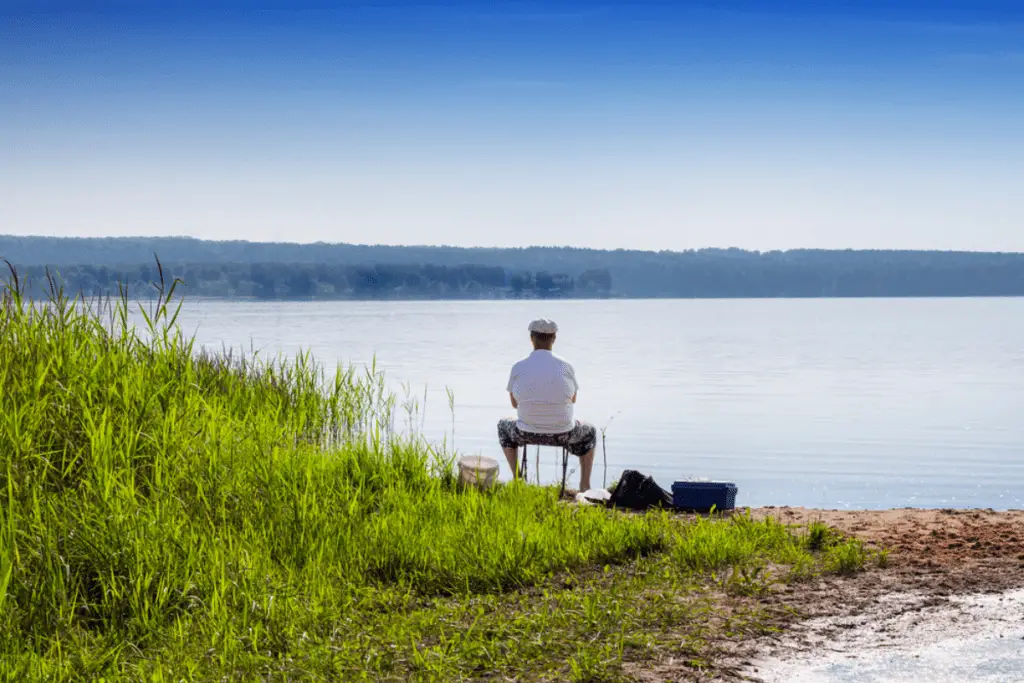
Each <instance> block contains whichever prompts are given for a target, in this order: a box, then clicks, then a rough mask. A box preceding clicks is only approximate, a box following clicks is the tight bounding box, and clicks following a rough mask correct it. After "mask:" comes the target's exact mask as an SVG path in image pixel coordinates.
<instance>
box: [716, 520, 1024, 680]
mask: <svg viewBox="0 0 1024 683" xmlns="http://www.w3.org/2000/svg"><path fill="white" fill-rule="evenodd" d="M752 513H753V514H754V515H755V516H758V517H764V516H773V517H776V518H778V519H779V520H781V521H784V522H789V523H806V522H809V521H812V520H822V521H824V522H827V523H828V524H831V525H833V526H835V527H837V528H839V529H841V530H843V531H844V532H847V533H849V534H852V535H854V536H857V537H859V538H861V539H863V540H864V541H865V542H866V543H868V544H870V545H872V546H877V547H884V548H888V549H889V551H890V554H889V565H888V566H887V567H886V568H883V569H878V568H872V569H869V570H868V571H866V572H864V573H862V574H859V575H856V576H852V577H832V578H825V579H821V580H817V581H813V582H809V583H804V584H794V585H790V586H785V587H783V588H782V589H780V590H779V591H778V592H777V593H776V594H775V595H773V596H772V597H771V598H769V602H771V603H774V606H775V607H777V608H784V609H793V610H795V615H794V618H793V619H792V620H791V621H790V622H789V623H787V624H786V629H785V630H784V632H783V633H782V634H780V635H777V636H772V637H767V638H759V639H755V640H752V641H750V642H748V643H744V645H743V646H742V647H740V648H739V649H738V651H737V652H736V665H737V666H736V668H735V669H734V670H732V671H730V672H725V674H724V675H722V676H721V677H719V678H718V680H754V681H757V680H760V681H765V682H766V683H776V682H777V681H779V682H781V681H793V682H795V681H804V680H806V681H819V680H821V681H825V680H829V681H832V680H864V681H874V680H887V681H888V680H904V679H903V678H901V677H900V676H902V675H903V674H899V673H898V672H899V670H900V669H901V667H902V668H903V669H906V670H908V671H909V670H910V665H909V664H906V663H905V662H912V663H913V664H914V666H917V667H927V666H932V667H933V669H934V670H933V671H932V672H931V673H928V672H927V671H924V670H919V671H918V672H917V673H916V674H915V673H908V674H906V675H907V676H909V678H908V679H907V680H913V679H914V678H915V677H917V678H920V676H922V675H925V676H926V679H927V680H936V681H938V680H947V679H945V678H937V677H935V676H936V675H937V672H938V670H939V669H942V670H949V669H950V667H954V666H961V667H965V666H966V667H970V666H971V663H970V661H971V658H972V657H974V658H976V659H978V660H979V661H983V660H984V661H987V662H989V665H991V666H994V665H993V664H992V662H995V661H996V660H998V661H1002V662H1004V665H1005V666H1008V667H1010V666H1018V665H1019V662H1020V661H1021V660H1020V657H1021V656H1022V655H1021V653H1020V646H1019V645H1016V643H1019V642H1021V641H1020V637H1021V636H1020V633H1021V632H1022V631H1024V609H1022V608H1024V592H1022V591H1021V590H1020V589H1022V588H1024V511H1019V510H1015V511H1003V512H997V511H992V510H916V509H900V510H881V511H839V510H810V509H803V508H762V509H757V510H753V511H752ZM972 639H975V641H976V642H974V641H972ZM981 639H987V640H985V642H982V640H981ZM998 639H1005V640H1004V641H1003V642H1006V643H1010V641H1011V640H1012V641H1013V643H1014V645H1013V647H1016V648H1017V649H1016V650H1013V651H1010V650H1006V651H1005V652H1002V654H998V652H997V650H996V649H995V646H994V645H992V643H996V644H998V643H999V642H1000V641H999V640H998ZM972 642H974V644H973V645H972V644H971V643H972ZM971 648H973V649H971ZM986 648H988V649H986ZM1004 649H1005V648H1004ZM953 651H959V652H960V655H959V656H958V657H951V656H950V653H951V652H953ZM900 657H902V658H903V659H900ZM943 657H946V659H943ZM999 657H1002V659H1001V660H999ZM922 658H923V659H922ZM954 660H955V661H954ZM929 661H930V662H931V664H929V663H928V662H929ZM901 662H904V663H901ZM943 662H945V663H943ZM1015 663H1016V664H1015ZM844 667H846V668H844ZM850 667H854V669H851V668H850ZM871 667H876V669H877V671H888V673H884V674H879V673H877V672H876V674H871V673H870V672H871V671H872V668H871ZM826 671H827V672H829V673H827V674H826V673H825V672H826ZM844 671H845V672H846V673H844ZM965 671H966V670H965ZM815 672H817V673H815ZM953 675H954V676H955V677H956V678H955V679H956V680H989V679H987V678H982V677H979V678H977V679H974V678H967V677H966V676H967V675H968V674H967V673H964V672H963V671H961V672H959V673H954V674H953ZM978 675H979V676H981V675H982V674H981V673H979V674H978ZM995 675H996V677H995V678H993V679H992V680H1006V681H1009V680H1011V679H1010V678H1005V676H1002V677H1001V675H1000V674H998V673H997V674H995ZM879 676H881V677H879ZM949 680H954V679H949ZM1012 680H1021V681H1024V671H1022V672H1021V674H1020V677H1019V678H1018V679H1012Z"/></svg>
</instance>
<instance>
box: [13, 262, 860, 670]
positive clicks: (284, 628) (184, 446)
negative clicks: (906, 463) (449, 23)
mask: <svg viewBox="0 0 1024 683" xmlns="http://www.w3.org/2000/svg"><path fill="white" fill-rule="evenodd" d="M19 288H20V285H19V283H17V282H16V280H12V282H11V285H10V286H9V287H8V288H7V290H6V292H5V294H4V295H3V301H2V303H0V674H2V675H3V676H4V677H5V678H7V679H16V680H40V679H47V680H79V679H98V678H100V677H104V678H106V679H108V680H118V679H121V678H124V679H127V680H146V681H177V680H182V679H185V680H223V679H225V678H226V679H229V680H259V679H271V680H285V679H288V680H293V679H300V678H301V679H306V678H309V679H323V680H359V679H367V680H389V679H390V680H408V679H410V678H414V679H415V678H422V679H428V680H429V679H436V680H460V679H478V678H494V677H500V676H510V677H514V678H518V679H524V678H527V679H529V678H553V679H557V680H564V679H573V680H579V681H584V680H589V681H599V680H604V681H611V680H619V679H621V678H622V677H623V676H625V671H626V669H624V663H626V662H630V661H642V660H644V658H647V657H653V656H656V655H659V654H662V653H665V652H672V653H675V655H677V656H680V657H683V658H685V659H686V660H687V661H690V662H692V664H693V665H694V666H702V665H704V664H706V663H707V658H708V657H709V656H710V654H709V653H711V652H712V649H709V642H710V641H709V639H711V638H713V637H717V635H716V634H719V633H720V632H722V633H729V632H735V631H737V630H740V631H742V630H743V629H757V628H761V627H763V623H762V622H761V621H760V620H759V618H758V615H757V612H756V609H752V610H751V611H747V612H744V611H742V610H741V611H736V612H735V613H733V614H731V615H730V616H728V617H722V616H721V615H718V616H716V617H715V618H712V617H713V616H714V615H715V604H716V603H715V600H717V599H718V598H717V597H716V596H718V595H721V594H743V595H756V594H758V593H759V592H762V591H765V590H767V589H768V588H769V587H770V585H771V584H772V583H773V582H775V581H778V580H788V579H800V578H802V577H805V576H810V575H813V574H814V573H817V572H821V571H855V570H857V569H858V568H860V566H861V565H862V564H863V563H864V561H865V559H866V553H865V551H864V549H863V548H862V547H860V546H859V545H858V544H856V543H854V542H852V541H846V540H844V539H842V538H839V537H838V536H836V535H835V534H833V533H831V532H830V531H829V530H828V529H826V528H825V527H822V526H814V527H813V528H803V529H790V528H787V527H784V526H782V525H780V524H778V523H776V522H772V521H762V522H755V521H753V520H751V519H749V518H746V517H735V518H732V519H727V520H697V521H694V520H684V519H681V518H677V517H673V516H671V515H668V514H664V513H656V514H648V515H634V514H623V513H618V512H614V511H608V510H604V509H599V508H589V507H577V506H569V505H565V504H563V503H560V502H559V501H557V500H556V494H555V492H554V491H553V490H550V489H546V488H539V487H529V486H523V485H508V486H499V487H497V488H496V489H495V490H493V491H490V492H487V493H480V492H477V491H475V490H460V489H459V488H458V487H457V486H456V482H455V478H454V476H453V472H452V461H453V457H454V454H452V453H449V452H446V451H445V450H444V448H442V447H435V446H432V445H431V444H428V443H425V442H422V441H421V440H419V439H417V438H415V437H409V436H402V435H400V434H398V433H396V432H394V431H393V430H392V429H391V425H392V424H393V422H394V420H393V417H394V415H393V413H394V401H393V399H392V398H391V397H390V396H388V395H387V394H386V392H385V390H384V385H383V381H382V378H381V376H380V375H379V374H377V373H375V372H373V371H372V370H370V371H365V372H357V371H355V370H353V369H348V370H339V371H338V372H337V373H336V374H335V375H333V376H325V375H324V373H323V371H322V368H321V367H320V366H318V365H316V364H315V363H314V362H313V361H312V359H310V358H309V357H300V358H298V359H295V360H294V361H293V362H290V363H283V362H274V361H262V360H257V359H251V358H249V359H243V358H232V357H231V356H229V355H228V356H225V355H211V354H209V353H205V352H203V351H201V350H199V349H196V348H193V344H192V340H191V339H189V338H187V337H185V336H184V335H183V334H182V333H181V331H180V329H179V328H178V327H177V326H176V324H175V323H176V320H175V318H176V311H175V308H174V307H173V306H172V305H169V301H170V300H172V299H173V296H174V292H173V286H172V287H171V288H170V289H169V291H162V292H161V296H160V299H159V300H158V301H157V302H156V303H155V304H153V305H152V306H151V307H150V308H149V310H148V313H147V315H146V323H147V325H146V327H145V328H144V329H142V330H138V331H136V330H135V329H133V328H131V327H130V325H129V315H128V314H129V303H128V302H127V299H122V300H114V301H111V302H105V303H102V304H100V303H97V302H90V303H89V304H88V305H87V304H85V303H83V302H82V301H73V300H69V299H68V298H67V297H65V296H63V294H62V293H60V292H59V291H54V292H53V293H52V300H51V301H50V302H48V303H47V304H44V305H38V304H36V305H33V304H31V303H30V302H28V301H26V300H24V299H23V298H22V296H21V295H20V294H19ZM723 619H724V621H723ZM723 628H725V629H726V630H725V631H721V629H723Z"/></svg>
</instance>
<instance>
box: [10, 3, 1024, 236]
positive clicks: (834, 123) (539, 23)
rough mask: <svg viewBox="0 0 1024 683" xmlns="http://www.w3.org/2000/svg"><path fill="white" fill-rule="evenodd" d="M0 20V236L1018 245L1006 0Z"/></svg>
mask: <svg viewBox="0 0 1024 683" xmlns="http://www.w3.org/2000/svg"><path fill="white" fill-rule="evenodd" d="M300 5H301V7H300ZM2 7H3V9H2V10H0V22H2V25H3V26H5V28H2V29H0V149H2V150H5V151H4V153H3V157H4V158H5V161H3V163H0V221H2V222H0V232H8V233H18V234H46V235H139V234H183V235H194V236H198V237H206V238H211V239H253V240H287V241H303V242H308V241H317V240H324V241H345V242H360V243H388V244H458V245H484V246H486V245H513V246H515V245H525V244H558V245H563V244H571V245H577V246H592V247H602V248H616V247H627V248H645V249H686V248H699V247H704V246H721V247H725V246H739V247H746V248H754V249H771V248H789V247H801V246H806V247H829V248H844V247H855V248H858V247H871V248H939V249H986V250H988V249H995V250H1014V251H1024V192H1022V191H1021V189H1020V188H1022V187H1024V162H1022V161H1021V160H1022V159H1024V125H1021V123H1020V122H1021V121H1024V9H1021V8H1014V7H1013V6H1011V5H1010V4H1009V3H995V2H986V1H985V0H979V1H978V2H950V1H947V2H942V1H941V0H933V1H930V2H924V1H922V0H919V1H914V2H910V1H907V0H904V1H902V2H901V1H899V0H896V1H895V2H827V1H821V2H796V1H794V0H789V1H784V2H773V3H766V2H741V1H739V0H736V1H732V2H701V3H696V2H677V3H665V2H633V3H621V2H610V3H597V2H593V3H589V2H588V3H583V2H568V1H561V2H560V1H558V0H551V1H549V2H543V3H542V2H514V3H513V2H506V3H481V2H472V3H470V2H446V3H440V2H436V3H422V2H421V3H412V2H398V1H397V0H387V1H377V2H341V3H324V2H320V3H307V4H302V3H283V2H278V3H261V4H254V3H241V2H235V3H225V2H207V3H200V2H176V3H175V2H165V3H160V4H159V5H158V4H157V3H149V4H147V3H144V2H118V1H116V0H111V1H110V2H105V3H88V2H79V3H72V2H51V1H49V0H37V1H35V2H23V1H22V0H7V1H6V2H4V3H3V5H2ZM296 7H300V8H299V9H296Z"/></svg>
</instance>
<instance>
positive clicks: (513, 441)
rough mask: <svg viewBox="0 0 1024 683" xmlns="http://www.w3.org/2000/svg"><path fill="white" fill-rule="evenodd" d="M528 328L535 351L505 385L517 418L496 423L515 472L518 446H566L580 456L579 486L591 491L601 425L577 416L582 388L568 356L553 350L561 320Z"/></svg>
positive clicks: (517, 368) (502, 445)
mask: <svg viewBox="0 0 1024 683" xmlns="http://www.w3.org/2000/svg"><path fill="white" fill-rule="evenodd" d="M529 330H530V341H531V342H533V353H531V354H530V355H529V356H527V357H526V358H524V359H523V360H521V361H519V362H518V363H516V364H515V365H513V366H512V373H511V375H510V376H509V379H508V387H507V391H508V393H509V397H510V398H511V399H512V407H513V408H515V409H516V410H517V411H518V415H519V419H518V420H501V421H499V422H498V441H499V442H501V448H502V450H504V451H505V458H506V459H507V460H508V466H509V467H511V468H512V472H513V475H516V474H517V473H518V468H517V466H516V463H517V460H518V454H519V450H518V449H519V448H520V447H522V446H524V445H526V444H538V445H542V446H563V445H566V446H568V449H569V452H570V453H572V454H573V455H575V456H576V457H578V458H579V459H580V491H588V490H589V489H590V471H591V469H593V466H594V447H595V446H596V445H597V430H596V429H595V428H594V426H593V425H590V424H587V423H586V422H579V421H577V420H574V419H573V404H575V403H576V394H577V393H578V391H579V386H578V385H577V384H576V372H575V371H574V370H573V368H572V365H570V364H569V362H568V361H566V360H565V359H563V358H560V357H558V356H556V355H555V354H554V353H552V352H551V348H552V346H554V343H555V333H557V332H558V325H556V324H555V323H554V322H553V321H551V320H545V319H543V318H542V319H540V320H534V321H533V322H532V323H530V326H529Z"/></svg>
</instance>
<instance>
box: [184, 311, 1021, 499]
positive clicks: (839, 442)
mask: <svg viewBox="0 0 1024 683" xmlns="http://www.w3.org/2000/svg"><path fill="white" fill-rule="evenodd" d="M540 316H544V317H550V318H553V319H555V320H556V321H557V322H558V323H559V326H560V328H561V332H560V334H559V340H558V342H557V344H556V347H555V350H556V352H557V353H559V354H561V355H563V356H565V357H566V358H568V359H569V360H570V361H571V362H572V363H573V364H574V366H575V367H576V374H577V376H578V378H579V381H580V387H581V388H580V395H579V403H578V404H577V417H579V418H581V419H586V420H589V421H592V422H594V423H595V424H596V425H597V426H598V427H603V426H605V425H607V426H608V428H607V463H608V468H607V469H608V481H609V482H610V481H611V480H613V479H614V478H617V477H618V475H619V474H620V473H621V471H622V470H623V469H624V468H636V469H639V470H641V471H644V472H646V473H649V474H652V475H653V476H654V477H655V478H656V479H657V480H658V481H659V482H660V483H661V484H662V486H664V487H666V488H668V487H669V486H670V485H671V483H672V481H673V480H676V479H681V478H686V477H705V478H709V479H721V480H729V481H734V482H736V484H737V485H738V486H739V497H738V499H737V503H738V504H741V505H754V506H759V505H805V506H814V507H828V508H888V507H902V506H914V507H946V506H950V507H952V506H956V507H992V508H996V509H1001V508H1020V507H1024V457H1022V456H1024V299H842V300H836V299H813V300H641V301H636V300H608V301H557V302H535V301H514V302H495V301H473V302H422V303H408V302H392V303H379V302H316V303H239V302H195V303H190V304H188V305H186V308H185V310H184V313H183V315H182V319H181V320H182V324H183V326H184V327H185V329H186V330H187V331H189V332H194V333H195V334H196V336H197V339H198V341H199V342H200V343H201V344H203V345H205V346H208V347H212V348H217V349H219V348H221V347H222V346H233V347H243V348H245V349H250V348H253V349H258V350H259V351H260V352H261V353H263V354H271V355H273V354H276V353H284V354H289V355H290V354H294V353H295V352H297V351H299V350H300V349H309V350H311V351H312V353H313V355H314V356H315V357H316V358H317V359H319V360H321V361H323V362H324V363H325V364H327V365H328V366H330V367H333V366H334V365H335V364H336V363H338V362H341V363H344V364H349V363H354V364H357V365H363V364H368V363H369V362H371V361H372V359H373V357H374V356H376V358H377V364H378V367H380V368H382V369H384V370H385V372H386V373H387V377H388V379H389V383H390V384H391V385H392V386H393V387H394V388H395V389H396V390H397V391H398V392H399V394H403V395H404V390H403V389H402V388H401V386H400V385H401V384H403V383H407V384H408V386H409V388H410V393H411V394H412V395H414V396H416V397H418V399H419V400H420V402H421V403H422V402H423V397H424V391H426V394H425V395H426V407H425V414H424V415H422V416H421V417H422V426H423V430H424V432H425V433H426V435H427V436H428V437H430V438H433V439H438V440H440V439H442V438H447V439H448V441H449V443H450V442H451V441H452V414H451V412H450V411H449V409H448V398H447V396H446V393H445V388H446V387H447V388H450V389H451V390H452V391H453V392H454V397H455V410H454V443H455V446H456V448H457V449H458V450H459V451H460V452H463V453H481V454H484V455H489V456H492V457H495V458H498V459H499V460H501V459H502V456H501V451H500V448H499V447H498V444H497V437H496V432H495V422H496V421H497V420H498V419H499V418H500V417H503V416H506V415H509V414H511V413H512V410H511V407H510V406H509V404H508V395H507V394H506V393H505V384H506V381H507V378H508V371H509V368H510V367H511V365H512V363H513V362H514V361H516V360H518V359H519V358H521V357H522V356H524V355H526V354H527V353H528V352H529V350H530V347H529V339H528V334H527V332H526V325H527V323H528V322H529V320H531V319H532V318H535V317H540ZM400 400H401V399H400ZM613 418H614V419H613ZM554 459H555V452H554V450H552V449H542V451H541V460H542V476H543V477H544V478H545V479H547V480H553V479H554V478H555V468H554ZM532 462H533V453H532V451H531V464H532ZM503 467H504V466H503ZM503 476H504V477H507V476H508V473H507V472H505V471H503ZM603 478H604V474H603V464H602V455H601V450H600V448H599V449H598V454H597V463H596V466H595V478H594V481H595V483H597V484H600V483H601V482H602V480H603ZM570 481H571V482H572V483H573V484H574V483H575V482H576V478H575V476H574V477H573V478H572V479H571V480H570Z"/></svg>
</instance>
